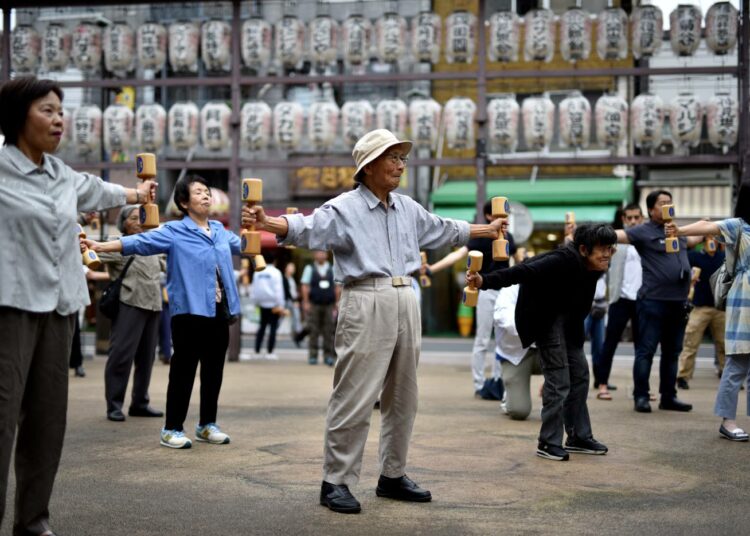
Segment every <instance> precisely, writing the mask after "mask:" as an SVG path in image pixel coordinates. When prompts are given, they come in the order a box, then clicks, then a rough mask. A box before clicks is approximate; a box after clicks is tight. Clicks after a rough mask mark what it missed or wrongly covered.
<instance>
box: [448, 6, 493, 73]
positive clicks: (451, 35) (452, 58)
mask: <svg viewBox="0 0 750 536" xmlns="http://www.w3.org/2000/svg"><path fill="white" fill-rule="evenodd" d="M483 31H484V30H483ZM476 34H477V18H476V17H475V16H474V15H473V14H471V13H469V12H468V11H454V12H453V13H451V14H450V15H448V18H446V19H445V61H447V62H448V63H471V62H472V61H474V49H475V47H476V42H477V36H476Z"/></svg>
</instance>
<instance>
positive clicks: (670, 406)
mask: <svg viewBox="0 0 750 536" xmlns="http://www.w3.org/2000/svg"><path fill="white" fill-rule="evenodd" d="M659 409H666V410H670V411H690V410H692V409H693V405H692V404H686V403H685V402H682V401H680V400H678V399H677V397H675V398H671V399H667V400H665V399H662V400H661V402H659Z"/></svg>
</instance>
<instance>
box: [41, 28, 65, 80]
mask: <svg viewBox="0 0 750 536" xmlns="http://www.w3.org/2000/svg"><path fill="white" fill-rule="evenodd" d="M71 43H72V37H71V35H70V32H69V31H68V30H67V29H66V28H65V26H63V25H62V24H60V23H59V22H50V23H49V24H48V25H47V27H46V28H45V29H44V37H43V38H42V66H43V67H44V68H45V69H46V70H48V71H64V70H65V69H66V68H67V67H68V62H69V61H70V47H71Z"/></svg>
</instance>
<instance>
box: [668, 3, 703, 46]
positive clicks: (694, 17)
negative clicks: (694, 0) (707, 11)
mask: <svg viewBox="0 0 750 536" xmlns="http://www.w3.org/2000/svg"><path fill="white" fill-rule="evenodd" d="M702 21H703V14H702V13H701V8H699V7H698V6H692V5H685V4H681V5H679V6H677V7H676V8H674V11H672V13H670V14H669V26H670V28H669V40H670V43H671V44H672V51H673V52H674V53H675V54H677V55H678V56H692V55H693V53H694V52H695V51H696V50H698V45H700V43H701V22H702Z"/></svg>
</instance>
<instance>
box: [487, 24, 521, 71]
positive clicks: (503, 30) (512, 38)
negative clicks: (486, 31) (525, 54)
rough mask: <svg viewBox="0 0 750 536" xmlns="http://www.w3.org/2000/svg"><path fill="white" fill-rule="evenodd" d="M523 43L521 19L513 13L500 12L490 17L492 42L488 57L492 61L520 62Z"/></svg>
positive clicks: (488, 48)
mask: <svg viewBox="0 0 750 536" xmlns="http://www.w3.org/2000/svg"><path fill="white" fill-rule="evenodd" d="M520 41H521V19H520V18H519V17H518V15H516V13H515V12H513V11H498V12H497V13H493V14H492V16H491V17H490V42H489V46H488V47H487V57H488V58H489V60H490V61H502V62H510V61H518V48H519V46H518V44H519V42H520Z"/></svg>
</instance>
